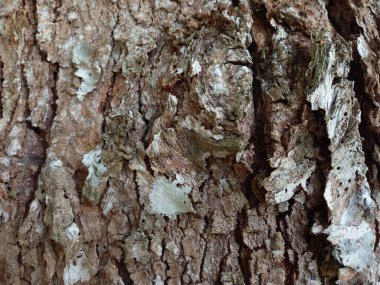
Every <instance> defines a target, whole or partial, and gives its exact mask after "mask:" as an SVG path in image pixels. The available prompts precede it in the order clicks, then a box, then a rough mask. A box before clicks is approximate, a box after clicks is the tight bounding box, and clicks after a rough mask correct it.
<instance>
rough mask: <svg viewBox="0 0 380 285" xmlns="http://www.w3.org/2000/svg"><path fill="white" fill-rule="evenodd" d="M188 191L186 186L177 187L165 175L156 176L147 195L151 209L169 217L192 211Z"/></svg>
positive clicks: (188, 188) (189, 189)
mask: <svg viewBox="0 0 380 285" xmlns="http://www.w3.org/2000/svg"><path fill="white" fill-rule="evenodd" d="M190 191H191V188H190V187H188V186H184V187H178V186H177V185H176V184H175V183H173V182H171V181H170V180H168V179H167V178H165V177H159V178H157V179H156V180H155V181H154V182H153V185H152V192H151V193H150V195H149V199H150V206H151V208H152V211H153V212H154V213H157V214H162V215H165V216H169V217H174V216H176V215H178V214H180V213H189V212H192V211H193V208H192V203H191V200H190V199H189V197H188V196H187V194H188V193H189V192H190Z"/></svg>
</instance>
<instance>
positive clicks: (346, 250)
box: [328, 221, 376, 272]
mask: <svg viewBox="0 0 380 285" xmlns="http://www.w3.org/2000/svg"><path fill="white" fill-rule="evenodd" d="M330 230H331V234H330V236H329V237H328V240H329V241H330V242H331V243H332V244H333V245H334V246H335V249H334V255H335V257H336V258H337V259H338V260H339V261H340V262H341V263H342V264H343V265H345V266H348V267H351V268H352V269H355V270H357V271H359V272H360V271H363V270H365V269H366V268H368V267H370V266H371V265H372V264H373V262H374V254H373V244H374V242H375V239H376V237H375V235H374V233H373V232H372V230H371V227H370V225H369V224H368V223H366V222H365V221H362V222H361V223H360V225H359V226H347V225H339V226H335V225H333V226H331V228H330Z"/></svg>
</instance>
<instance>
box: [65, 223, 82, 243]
mask: <svg viewBox="0 0 380 285" xmlns="http://www.w3.org/2000/svg"><path fill="white" fill-rule="evenodd" d="M79 233H80V231H79V228H78V226H77V224H76V223H72V224H71V225H70V226H68V227H67V228H66V229H65V234H66V236H67V237H68V238H69V239H70V240H71V241H77V240H78V239H79Z"/></svg>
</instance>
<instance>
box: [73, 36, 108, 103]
mask: <svg viewBox="0 0 380 285" xmlns="http://www.w3.org/2000/svg"><path fill="white" fill-rule="evenodd" d="M93 53H94V51H93V49H92V48H91V47H90V45H89V44H88V43H86V42H84V41H81V42H78V43H77V44H76V45H75V46H74V48H73V51H72V61H73V63H74V64H75V65H76V67H77V71H76V72H75V75H76V76H78V77H80V78H81V79H82V82H81V83H80V85H79V87H78V90H77V95H78V98H79V100H80V101H82V100H83V99H84V96H85V95H86V94H87V93H89V92H91V91H93V90H94V89H95V87H96V83H97V82H98V80H99V78H100V72H101V69H100V66H99V62H98V61H94V60H93Z"/></svg>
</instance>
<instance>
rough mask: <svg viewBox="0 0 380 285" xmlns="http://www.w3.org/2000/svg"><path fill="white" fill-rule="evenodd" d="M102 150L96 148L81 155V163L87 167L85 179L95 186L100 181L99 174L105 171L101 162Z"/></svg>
mask: <svg viewBox="0 0 380 285" xmlns="http://www.w3.org/2000/svg"><path fill="white" fill-rule="evenodd" d="M101 154H102V150H101V149H100V148H96V149H94V150H92V151H90V152H89V153H87V154H85V155H84V156H83V160H82V163H83V164H84V165H85V166H86V167H87V168H88V176H87V179H86V180H87V181H88V182H89V183H90V185H91V186H92V187H96V186H98V185H99V184H100V182H101V176H102V174H104V173H105V172H106V171H107V168H106V166H105V165H104V164H103V163H102V162H101Z"/></svg>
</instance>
